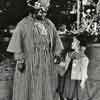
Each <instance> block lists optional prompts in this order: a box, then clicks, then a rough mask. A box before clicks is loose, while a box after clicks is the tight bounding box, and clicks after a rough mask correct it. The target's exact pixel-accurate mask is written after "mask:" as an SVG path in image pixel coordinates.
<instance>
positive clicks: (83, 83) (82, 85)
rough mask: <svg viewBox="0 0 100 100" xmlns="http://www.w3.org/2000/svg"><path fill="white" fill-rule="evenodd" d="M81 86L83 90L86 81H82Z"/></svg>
mask: <svg viewBox="0 0 100 100" xmlns="http://www.w3.org/2000/svg"><path fill="white" fill-rule="evenodd" d="M80 87H81V89H82V90H83V89H84V88H85V82H81V83H80Z"/></svg>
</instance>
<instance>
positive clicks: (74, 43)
mask: <svg viewBox="0 0 100 100" xmlns="http://www.w3.org/2000/svg"><path fill="white" fill-rule="evenodd" d="M79 46H80V41H79V40H78V39H77V38H75V37H74V38H73V42H72V49H74V50H76V49H79Z"/></svg>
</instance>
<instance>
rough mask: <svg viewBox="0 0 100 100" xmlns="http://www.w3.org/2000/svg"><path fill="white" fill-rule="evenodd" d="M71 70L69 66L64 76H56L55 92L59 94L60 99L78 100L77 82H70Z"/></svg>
mask: <svg viewBox="0 0 100 100" xmlns="http://www.w3.org/2000/svg"><path fill="white" fill-rule="evenodd" d="M71 70H72V66H71V64H70V65H69V68H68V70H67V71H66V73H65V74H64V76H60V75H58V83H59V84H58V88H57V92H59V94H60V96H61V97H64V98H68V99H73V98H76V99H78V97H79V96H78V90H79V83H80V81H79V80H71Z"/></svg>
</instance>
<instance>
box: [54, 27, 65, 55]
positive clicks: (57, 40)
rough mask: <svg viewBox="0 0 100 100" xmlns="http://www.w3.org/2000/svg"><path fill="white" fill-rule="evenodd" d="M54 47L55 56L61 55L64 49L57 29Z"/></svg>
mask: <svg viewBox="0 0 100 100" xmlns="http://www.w3.org/2000/svg"><path fill="white" fill-rule="evenodd" d="M54 44H55V45H54V47H55V54H59V53H60V52H61V51H62V50H63V49H64V47H63V44H62V41H61V39H60V36H59V35H58V33H57V30H56V28H55V29H54Z"/></svg>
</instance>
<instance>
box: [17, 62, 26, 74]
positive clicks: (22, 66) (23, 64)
mask: <svg viewBox="0 0 100 100" xmlns="http://www.w3.org/2000/svg"><path fill="white" fill-rule="evenodd" d="M17 68H18V70H19V71H20V72H21V73H23V72H24V71H25V63H18V64H17Z"/></svg>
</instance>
